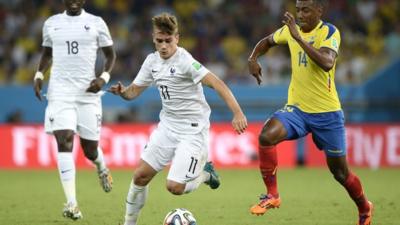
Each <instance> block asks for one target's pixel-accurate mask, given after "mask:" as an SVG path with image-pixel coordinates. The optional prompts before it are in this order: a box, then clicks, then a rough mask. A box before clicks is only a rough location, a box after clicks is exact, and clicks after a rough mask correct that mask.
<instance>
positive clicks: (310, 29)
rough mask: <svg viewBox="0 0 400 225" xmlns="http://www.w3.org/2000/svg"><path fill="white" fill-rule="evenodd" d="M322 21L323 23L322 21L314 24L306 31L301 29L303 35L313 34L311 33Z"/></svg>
mask: <svg viewBox="0 0 400 225" xmlns="http://www.w3.org/2000/svg"><path fill="white" fill-rule="evenodd" d="M320 21H321V20H317V21H316V22H314V23H313V24H312V25H310V26H308V27H306V28H305V29H304V28H301V31H302V32H303V33H309V32H311V31H313V30H314V29H315V28H316V27H317V26H318V24H319V22H320Z"/></svg>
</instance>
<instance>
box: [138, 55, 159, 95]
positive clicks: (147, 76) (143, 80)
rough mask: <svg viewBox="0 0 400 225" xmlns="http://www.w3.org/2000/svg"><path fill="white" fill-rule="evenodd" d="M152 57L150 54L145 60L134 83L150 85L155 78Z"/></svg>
mask: <svg viewBox="0 0 400 225" xmlns="http://www.w3.org/2000/svg"><path fill="white" fill-rule="evenodd" d="M150 61H151V57H150V55H149V56H147V58H146V59H145V60H144V62H143V64H142V66H141V68H140V70H139V73H138V74H137V76H136V78H135V80H134V81H133V83H134V84H136V85H138V86H145V87H148V86H150V85H151V84H152V83H153V81H154V79H153V76H152V74H151V62H150Z"/></svg>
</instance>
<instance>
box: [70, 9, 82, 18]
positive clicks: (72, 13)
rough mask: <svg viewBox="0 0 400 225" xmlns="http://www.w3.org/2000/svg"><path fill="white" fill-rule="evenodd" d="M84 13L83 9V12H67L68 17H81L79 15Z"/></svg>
mask: <svg viewBox="0 0 400 225" xmlns="http://www.w3.org/2000/svg"><path fill="white" fill-rule="evenodd" d="M82 11H83V9H81V10H79V11H76V12H73V11H68V10H67V15H68V16H79V15H81V14H82Z"/></svg>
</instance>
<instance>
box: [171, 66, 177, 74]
mask: <svg viewBox="0 0 400 225" xmlns="http://www.w3.org/2000/svg"><path fill="white" fill-rule="evenodd" d="M169 72H170V73H171V76H173V75H174V74H175V72H176V69H175V66H172V67H171V68H170V69H169Z"/></svg>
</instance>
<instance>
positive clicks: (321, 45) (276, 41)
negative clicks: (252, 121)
mask: <svg viewBox="0 0 400 225" xmlns="http://www.w3.org/2000/svg"><path fill="white" fill-rule="evenodd" d="M296 9H297V13H296V14H297V22H298V23H297V24H296V21H295V18H294V16H293V15H292V14H291V13H289V12H286V13H285V14H284V20H283V23H284V26H283V27H282V28H280V29H278V30H277V31H275V32H274V33H273V34H271V35H269V36H266V37H265V38H263V39H261V40H260V41H259V42H258V43H257V45H256V46H255V47H254V50H253V52H252V53H251V55H250V57H249V59H248V64H249V71H250V73H251V74H252V75H253V76H254V77H255V78H256V79H257V82H258V84H260V83H261V67H260V65H259V64H258V62H257V58H258V57H259V56H260V55H262V54H264V53H266V52H267V51H268V50H269V49H270V48H271V47H273V46H276V45H288V46H289V49H290V55H291V62H292V63H291V64H292V79H291V82H290V86H289V91H288V102H287V104H286V106H285V107H284V108H283V109H281V110H279V111H277V112H275V113H274V114H273V116H272V117H271V118H270V119H268V120H267V122H266V123H265V124H264V127H263V129H262V131H261V133H260V135H259V156H260V171H261V174H262V177H263V180H264V183H265V186H266V188H267V194H266V195H262V196H261V198H260V202H259V203H258V204H256V205H254V206H253V207H251V209H250V212H251V213H252V214H255V215H262V214H264V213H265V212H266V211H267V210H268V209H270V208H277V207H279V206H280V204H281V199H280V196H279V192H278V189H277V177H276V172H277V164H278V163H277V152H276V147H275V146H276V145H277V144H278V143H280V142H282V141H284V140H292V139H297V138H300V137H304V136H306V135H307V134H308V133H312V138H313V141H314V143H315V144H316V146H317V147H318V148H319V149H320V150H323V151H324V152H325V155H326V160H327V164H328V167H329V170H330V171H331V172H332V174H333V176H334V177H335V179H336V180H337V181H338V182H339V183H340V184H341V185H343V186H344V188H345V189H346V190H347V192H348V193H349V195H350V197H351V198H352V199H353V201H354V202H355V203H356V205H357V207H358V211H359V220H358V224H360V225H367V224H371V218H372V210H373V205H372V203H371V202H369V201H368V200H367V198H366V196H365V195H364V192H363V188H362V185H361V182H360V180H359V178H358V177H357V176H356V175H355V174H354V173H352V172H351V171H350V170H349V168H348V165H347V161H346V143H345V128H344V115H343V112H342V109H341V106H340V102H339V98H338V95H337V92H336V87H335V83H334V78H335V66H336V58H337V56H338V54H339V46H340V33H339V30H338V29H337V28H336V27H335V26H333V25H332V24H329V23H325V22H323V21H321V15H322V11H323V4H322V1H321V0H297V1H296Z"/></svg>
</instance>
